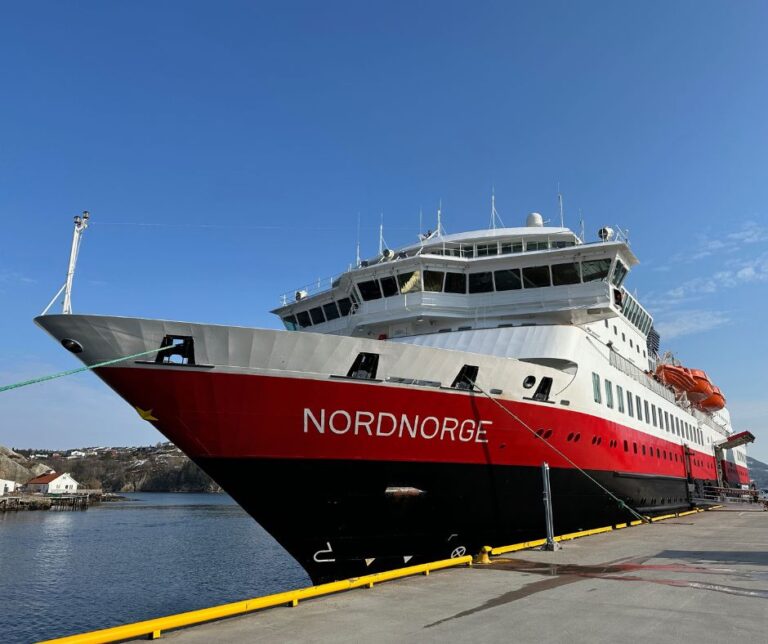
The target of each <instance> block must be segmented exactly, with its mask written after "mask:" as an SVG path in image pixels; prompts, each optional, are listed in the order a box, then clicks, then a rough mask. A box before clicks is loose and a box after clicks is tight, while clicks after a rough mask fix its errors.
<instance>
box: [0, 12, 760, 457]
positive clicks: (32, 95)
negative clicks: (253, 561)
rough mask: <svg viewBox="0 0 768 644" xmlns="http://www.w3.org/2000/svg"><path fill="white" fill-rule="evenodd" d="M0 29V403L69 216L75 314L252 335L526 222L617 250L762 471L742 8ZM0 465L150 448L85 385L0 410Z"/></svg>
mask: <svg viewBox="0 0 768 644" xmlns="http://www.w3.org/2000/svg"><path fill="white" fill-rule="evenodd" d="M2 11H3V14H2V20H0V58H1V59H2V60H3V65H2V66H0V87H2V100H0V214H2V217H3V219H2V221H3V233H2V237H1V238H0V310H2V316H0V331H2V332H1V333H0V383H3V384H4V383H8V382H13V381H16V380H20V379H23V378H25V377H29V376H33V375H38V374H45V373H49V372H53V371H58V370H62V369H67V368H71V367H74V366H76V362H75V360H74V358H73V357H72V356H70V355H69V354H67V353H66V352H64V351H62V350H61V348H60V347H58V346H57V345H56V344H55V343H53V342H52V341H51V340H50V339H49V338H48V337H47V336H46V335H44V334H43V333H42V332H41V331H40V330H39V329H37V328H36V327H35V326H34V325H33V324H32V318H33V317H34V316H35V315H36V314H38V313H39V312H40V311H41V309H42V308H43V307H44V306H45V304H46V303H47V301H48V300H49V299H50V297H51V296H52V295H53V293H55V291H56V290H57V288H58V287H59V286H60V284H61V283H62V281H63V277H64V272H65V268H66V260H67V253H68V245H69V241H70V235H71V217H72V215H74V214H76V213H77V212H79V211H81V210H83V209H88V210H90V211H91V213H92V222H93V223H92V226H91V227H90V228H89V230H88V232H87V234H86V238H85V241H84V244H83V250H82V253H81V258H80V265H79V268H78V275H77V279H76V284H75V291H74V297H73V301H74V309H75V311H76V312H83V313H84V312H89V313H105V314H118V315H136V316H151V317H165V318H176V319H189V320H195V321H207V322H217V323H231V324H241V325H252V326H275V325H276V322H277V320H276V318H275V319H274V320H273V319H272V316H271V315H270V314H269V313H268V310H269V309H270V308H273V307H274V306H276V305H277V302H278V300H277V297H278V295H279V294H280V293H282V292H286V291H290V290H292V289H294V288H295V287H297V286H298V285H301V284H305V283H307V282H310V281H312V280H314V279H317V278H319V277H326V276H329V275H333V274H335V273H337V272H339V271H341V270H343V269H344V268H346V266H347V265H348V264H349V262H351V261H352V260H353V259H354V245H355V237H356V227H357V217H358V213H359V214H360V217H361V237H362V243H363V253H364V254H372V253H373V252H374V251H375V249H376V246H377V227H378V223H379V218H380V216H381V213H383V216H384V221H385V238H386V240H387V242H388V243H389V244H390V245H391V246H396V245H399V244H403V243H408V242H411V241H413V240H414V239H415V234H416V233H417V231H418V224H419V211H420V209H423V212H424V221H425V226H427V225H429V224H432V225H433V221H432V219H433V218H434V213H435V210H436V208H437V204H438V202H439V201H440V200H442V203H443V213H444V222H445V227H446V228H447V230H448V231H449V232H458V231H460V230H462V229H471V228H480V227H483V226H485V225H487V222H488V211H489V198H490V193H491V188H492V187H495V191H496V195H497V206H498V210H499V212H500V214H501V216H502V218H503V219H504V221H505V223H507V224H508V225H517V224H519V223H521V222H522V221H523V220H524V217H525V214H526V213H527V212H529V211H531V210H538V211H540V212H542V213H544V215H545V217H549V218H552V219H553V220H555V219H556V196H555V195H556V187H557V184H558V183H559V184H560V186H561V189H562V191H563V194H564V198H565V208H566V223H567V224H569V225H570V226H571V227H573V228H574V229H575V228H577V227H578V211H579V209H581V210H582V212H583V216H584V219H585V221H586V229H587V233H588V236H590V237H592V238H594V235H595V231H596V230H597V228H599V227H600V226H603V225H606V224H608V225H619V226H621V227H623V228H626V229H628V230H629V233H630V239H631V243H632V247H633V249H634V251H635V252H636V254H637V255H638V256H639V257H640V260H641V262H642V263H641V265H640V266H638V267H637V269H636V270H635V271H634V272H633V273H632V275H631V276H630V278H629V285H630V287H631V288H633V289H636V291H637V294H638V296H639V297H640V299H641V301H643V302H644V303H645V304H646V306H648V307H649V308H650V309H651V312H652V313H654V314H655V317H656V319H657V326H658V328H659V330H660V331H661V333H662V344H663V346H664V347H666V348H671V349H673V350H674V351H675V352H676V353H677V355H678V356H679V358H681V359H682V360H683V361H684V362H685V363H687V364H690V365H691V366H694V367H699V368H703V369H705V370H707V371H708V373H709V374H710V375H711V377H712V378H713V380H715V381H716V382H717V383H719V384H720V385H721V386H722V388H723V390H724V392H725V394H726V396H727V398H728V400H729V405H730V407H731V410H732V413H733V416H734V418H735V421H736V426H737V427H739V428H748V429H751V430H752V431H753V432H754V433H755V434H756V435H757V436H758V443H757V444H756V445H755V447H754V449H753V450H752V453H753V454H754V455H755V456H756V457H758V458H761V459H762V460H768V429H766V420H765V419H766V418H767V417H768V400H767V399H766V395H765V391H764V389H765V385H766V379H765V376H764V373H765V371H764V369H765V367H764V365H765V363H766V358H767V357H768V355H767V353H768V351H767V350H766V343H765V340H764V335H763V333H764V327H765V325H766V322H768V316H767V315H766V313H767V312H768V304H767V303H766V302H767V300H768V298H766V296H767V295H768V215H767V213H766V204H767V203H768V194H767V193H768V180H767V179H768V177H767V176H766V174H767V173H768V163H766V161H768V159H767V158H766V157H767V155H768V145H767V143H768V119H766V117H765V115H766V114H768V83H766V79H765V70H766V69H768V43H767V42H766V39H765V28H764V27H765V25H766V24H768V6H767V5H765V3H761V2H739V3H725V2H706V1H698V2H644V3H629V2H607V1H605V2H587V1H585V2H535V3H513V2H495V3H494V2H471V3H470V2H464V3H455V2H386V3H383V2H381V3H374V2H367V3H360V2H332V1H326V2H322V3H320V2H258V3H257V2H235V1H230V2H226V3H214V2H207V3H204V2H192V1H189V0H185V1H183V2H181V1H179V2H170V1H165V2H157V1H153V2H141V1H137V2H130V3H128V2H120V3H118V2H86V1H82V2H77V3H75V2H59V1H56V2H26V3H6V4H4V6H3V10H2ZM0 396H2V398H0V414H1V415H0V418H2V420H1V421H0V444H6V445H13V446H16V447H40V448H43V447H52V448H54V447H55V448H67V447H74V446H78V445H82V444H139V443H147V442H155V441H157V440H160V438H159V435H158V434H157V433H156V432H154V430H153V429H152V428H151V427H150V426H149V425H148V424H147V423H144V422H143V421H141V420H139V418H138V416H136V415H135V414H134V412H133V410H131V409H130V408H128V406H127V405H125V404H124V403H123V402H121V401H120V400H118V399H117V397H116V396H115V395H114V394H113V393H112V392H111V391H109V390H108V389H107V388H106V387H105V386H103V385H102V384H101V383H100V382H99V381H98V380H97V379H96V378H95V377H94V376H93V375H91V374H84V375H79V376H75V377H72V378H68V379H63V380H59V381H56V382H51V383H48V384H43V385H36V386H33V387H29V388H27V389H24V390H19V391H15V392H11V393H6V394H0Z"/></svg>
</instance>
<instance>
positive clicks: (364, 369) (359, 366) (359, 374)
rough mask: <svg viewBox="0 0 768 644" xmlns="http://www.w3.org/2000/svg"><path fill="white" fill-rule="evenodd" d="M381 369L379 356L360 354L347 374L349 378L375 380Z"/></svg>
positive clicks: (376, 354) (375, 354)
mask: <svg viewBox="0 0 768 644" xmlns="http://www.w3.org/2000/svg"><path fill="white" fill-rule="evenodd" d="M378 368H379V354H378V353H365V352H362V351H361V352H360V353H358V354H357V358H355V361H354V362H353V363H352V366H351V367H350V368H349V371H348V372H347V378H359V379H360V380H373V379H375V378H376V372H377V370H378Z"/></svg>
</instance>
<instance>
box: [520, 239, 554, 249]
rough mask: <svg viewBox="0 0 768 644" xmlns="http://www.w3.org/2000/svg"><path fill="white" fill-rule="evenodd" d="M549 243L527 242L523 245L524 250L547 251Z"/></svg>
mask: <svg viewBox="0 0 768 644" xmlns="http://www.w3.org/2000/svg"><path fill="white" fill-rule="evenodd" d="M547 248H549V243H548V242H545V241H538V242H528V243H527V244H526V245H525V250H547Z"/></svg>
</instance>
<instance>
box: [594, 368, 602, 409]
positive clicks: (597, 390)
mask: <svg viewBox="0 0 768 644" xmlns="http://www.w3.org/2000/svg"><path fill="white" fill-rule="evenodd" d="M592 394H593V395H594V398H595V402H596V403H601V402H603V399H602V397H601V395H600V376H598V375H597V374H596V373H594V372H593V373H592Z"/></svg>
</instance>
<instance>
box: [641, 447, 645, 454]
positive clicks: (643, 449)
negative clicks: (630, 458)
mask: <svg viewBox="0 0 768 644" xmlns="http://www.w3.org/2000/svg"><path fill="white" fill-rule="evenodd" d="M641 447H642V448H643V456H645V445H642V446H641Z"/></svg>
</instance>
